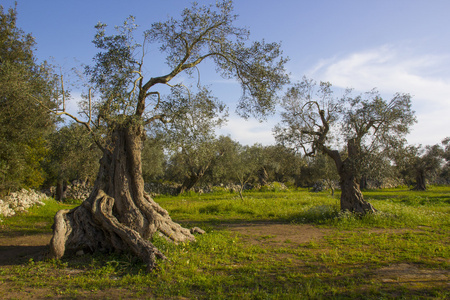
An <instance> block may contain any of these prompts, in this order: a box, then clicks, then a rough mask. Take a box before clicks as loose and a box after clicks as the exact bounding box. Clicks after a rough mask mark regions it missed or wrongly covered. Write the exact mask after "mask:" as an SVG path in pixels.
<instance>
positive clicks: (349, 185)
mask: <svg viewBox="0 0 450 300" xmlns="http://www.w3.org/2000/svg"><path fill="white" fill-rule="evenodd" d="M347 150H348V157H347V158H346V159H345V160H344V161H342V162H341V165H340V168H338V173H339V177H340V182H339V183H340V186H341V210H342V211H350V212H354V213H359V214H363V215H364V214H366V213H370V212H376V210H375V208H373V206H372V204H370V203H369V202H367V201H365V200H364V197H363V194H362V192H361V189H360V187H359V184H358V181H357V180H356V176H355V175H356V170H355V160H356V158H357V157H358V155H359V144H358V143H357V142H356V141H355V140H354V139H351V140H349V141H348V143H347Z"/></svg>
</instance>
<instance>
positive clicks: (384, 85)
mask: <svg viewBox="0 0 450 300" xmlns="http://www.w3.org/2000/svg"><path fill="white" fill-rule="evenodd" d="M449 70H450V56H449V55H430V54H419V53H414V52H413V51H412V50H411V49H410V48H408V47H404V46H393V45H384V46H381V47H378V48H375V49H369V50H367V51H361V52H356V53H351V54H349V55H347V56H344V57H334V58H331V59H323V60H321V61H319V62H318V63H317V64H316V65H315V66H314V67H313V68H312V69H311V70H310V71H309V72H308V73H307V74H308V76H310V77H312V78H315V79H317V80H322V81H330V82H331V83H332V84H333V85H334V86H337V87H342V88H346V87H351V88H354V89H355V91H357V92H365V91H369V90H371V89H373V88H377V89H378V90H379V91H380V93H381V94H382V95H383V96H384V97H391V96H393V94H394V93H396V92H400V93H409V94H411V95H412V96H413V98H412V102H413V109H414V110H415V111H416V116H417V119H418V123H417V124H416V125H414V127H413V130H412V132H411V134H410V135H409V136H408V141H409V142H410V143H412V144H417V143H422V144H435V143H438V142H440V141H441V140H442V139H443V138H445V137H446V136H450V72H449Z"/></svg>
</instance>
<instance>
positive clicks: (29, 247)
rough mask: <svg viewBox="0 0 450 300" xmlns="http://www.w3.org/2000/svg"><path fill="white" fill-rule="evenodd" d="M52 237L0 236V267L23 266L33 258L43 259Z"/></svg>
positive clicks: (49, 235) (44, 235)
mask: <svg viewBox="0 0 450 300" xmlns="http://www.w3.org/2000/svg"><path fill="white" fill-rule="evenodd" d="M51 237H52V235H51V234H50V233H47V234H37V235H28V236H15V237H9V236H5V235H0V266H10V265H17V264H22V263H25V262H27V261H29V260H30V259H31V258H32V259H34V260H39V259H42V258H43V257H44V255H45V254H46V252H47V249H48V248H47V247H48V244H49V242H50V239H51Z"/></svg>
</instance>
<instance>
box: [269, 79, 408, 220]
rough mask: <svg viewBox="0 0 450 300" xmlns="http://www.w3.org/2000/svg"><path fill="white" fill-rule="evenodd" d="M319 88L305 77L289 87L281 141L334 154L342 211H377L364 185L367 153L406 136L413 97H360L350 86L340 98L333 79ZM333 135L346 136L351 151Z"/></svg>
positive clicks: (372, 94)
mask: <svg viewBox="0 0 450 300" xmlns="http://www.w3.org/2000/svg"><path fill="white" fill-rule="evenodd" d="M315 87H316V83H315V82H314V81H313V80H311V79H307V78H304V79H303V81H302V82H301V83H297V84H295V85H293V86H292V87H291V88H289V90H288V92H287V93H286V95H285V97H284V98H283V102H282V107H283V108H284V111H283V112H282V115H281V116H282V123H281V124H280V125H277V126H276V127H275V129H274V131H275V136H276V140H277V141H278V142H279V143H280V144H283V145H287V146H290V147H295V148H297V149H301V150H303V151H304V153H305V154H306V155H315V154H316V153H317V152H322V153H324V154H326V155H328V156H329V157H330V158H332V159H333V161H334V163H335V165H336V168H337V171H338V174H339V178H340V187H341V203H340V204H341V210H343V211H345V210H348V211H351V212H356V213H360V214H365V213H367V212H374V211H375V209H374V208H373V207H372V205H371V204H370V203H368V202H367V201H365V200H364V197H363V195H362V193H361V190H360V187H359V184H358V174H359V172H360V170H359V169H358V165H359V161H360V159H361V154H362V153H368V152H370V151H371V149H382V148H385V147H389V145H392V144H393V142H395V141H399V140H402V139H403V138H404V136H405V135H406V133H407V132H408V130H409V127H410V126H411V125H412V124H413V123H414V122H415V118H414V113H413V111H412V110H411V97H410V96H409V95H408V94H396V95H395V96H394V98H393V99H392V100H390V101H386V100H384V99H383V98H381V96H380V95H379V94H378V92H376V91H374V90H373V91H371V92H369V93H366V94H365V95H359V96H356V97H351V94H350V91H349V90H347V91H346V93H345V94H344V96H343V97H342V98H339V99H338V98H335V97H334V96H333V91H332V88H331V84H330V83H327V82H321V83H320V85H319V88H318V90H317V91H316V90H315ZM332 135H337V136H338V137H339V138H340V139H342V140H343V141H344V143H345V144H346V149H345V153H346V156H343V155H342V153H341V152H340V151H339V150H338V149H337V148H338V147H337V146H335V145H333V144H332V141H331V140H332V139H331V138H332Z"/></svg>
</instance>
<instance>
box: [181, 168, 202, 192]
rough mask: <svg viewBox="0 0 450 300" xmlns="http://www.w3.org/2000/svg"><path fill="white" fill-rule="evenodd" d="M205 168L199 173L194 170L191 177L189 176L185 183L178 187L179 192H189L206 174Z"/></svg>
mask: <svg viewBox="0 0 450 300" xmlns="http://www.w3.org/2000/svg"><path fill="white" fill-rule="evenodd" d="M205 172H206V169H205V170H203V169H202V170H200V171H199V172H197V173H194V172H192V173H191V174H190V176H189V177H187V178H186V179H185V180H184V181H183V183H182V184H181V187H180V188H179V189H178V194H182V193H184V192H188V191H190V190H192V189H193V188H194V186H195V185H196V184H197V183H198V182H199V181H200V179H202V178H203V176H204V175H205Z"/></svg>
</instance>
